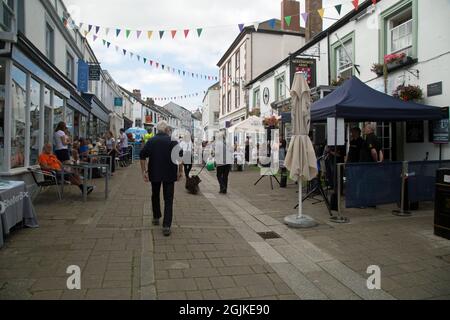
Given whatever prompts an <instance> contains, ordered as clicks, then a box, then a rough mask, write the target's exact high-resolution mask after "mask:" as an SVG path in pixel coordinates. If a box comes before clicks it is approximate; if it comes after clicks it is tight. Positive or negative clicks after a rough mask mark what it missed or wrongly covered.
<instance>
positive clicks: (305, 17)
mask: <svg viewBox="0 0 450 320" xmlns="http://www.w3.org/2000/svg"><path fill="white" fill-rule="evenodd" d="M308 16H309V13H308V12H305V13H302V18H303V20H304V21H305V24H307V23H308Z"/></svg>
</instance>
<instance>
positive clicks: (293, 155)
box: [285, 73, 318, 182]
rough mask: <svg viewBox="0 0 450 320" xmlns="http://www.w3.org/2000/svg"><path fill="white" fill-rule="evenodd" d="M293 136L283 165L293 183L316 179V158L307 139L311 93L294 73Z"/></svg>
mask: <svg viewBox="0 0 450 320" xmlns="http://www.w3.org/2000/svg"><path fill="white" fill-rule="evenodd" d="M291 96H292V124H293V132H292V134H293V136H292V139H291V143H290V145H289V150H288V153H287V155H286V161H285V165H286V168H287V169H288V170H289V171H290V174H291V179H292V180H294V181H299V182H300V181H301V180H302V179H303V180H306V181H311V180H313V179H314V178H316V177H317V174H318V171H317V158H316V154H315V151H314V147H313V144H312V142H311V139H310V138H309V130H310V127H311V92H310V89H309V86H308V83H307V82H306V79H305V77H304V76H303V75H302V74H301V73H296V74H295V77H294V83H293V85H292V89H291Z"/></svg>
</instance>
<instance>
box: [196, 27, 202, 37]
mask: <svg viewBox="0 0 450 320" xmlns="http://www.w3.org/2000/svg"><path fill="white" fill-rule="evenodd" d="M202 32H203V29H202V28H198V29H197V34H198V37H199V38H200V36H201V35H202Z"/></svg>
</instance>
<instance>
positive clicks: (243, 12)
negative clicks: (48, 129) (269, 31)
mask: <svg viewBox="0 0 450 320" xmlns="http://www.w3.org/2000/svg"><path fill="white" fill-rule="evenodd" d="M65 3H66V5H67V7H68V10H69V12H70V13H71V15H72V18H73V19H74V20H75V21H77V22H83V23H84V24H85V25H88V24H92V25H95V26H97V25H98V26H101V27H110V28H112V29H111V31H110V33H109V35H108V36H106V35H105V33H104V32H103V31H100V33H99V40H97V41H96V42H95V43H94V42H93V41H92V36H90V37H89V36H88V38H90V43H91V45H92V47H93V49H94V51H95V53H96V55H97V57H98V59H99V60H100V62H101V64H102V68H103V69H106V70H108V71H109V72H110V73H111V75H112V76H113V78H114V79H115V80H116V81H117V82H118V83H119V84H120V85H122V86H124V87H125V88H127V89H130V90H132V89H141V90H142V93H143V96H144V97H171V96H179V95H185V94H189V93H201V94H199V96H198V97H195V98H191V99H186V100H176V101H175V102H176V103H178V104H180V105H183V106H184V107H186V108H188V109H190V110H195V109H197V108H198V107H200V106H201V103H202V99H203V91H205V90H206V89H207V88H208V87H210V86H211V85H212V84H213V83H214V81H208V80H200V79H193V78H188V77H180V76H178V73H168V72H163V71H161V70H156V69H155V68H151V67H150V66H149V65H148V64H147V65H144V63H143V62H142V60H141V62H140V63H139V62H138V61H137V59H136V58H134V59H131V58H130V57H129V55H128V56H127V57H124V56H123V53H120V52H119V53H117V52H116V50H115V45H119V46H120V47H121V48H124V49H127V50H128V51H132V52H134V53H135V54H138V55H140V56H142V57H146V58H149V59H152V60H154V61H159V62H160V63H162V64H165V65H168V66H172V67H175V68H177V69H182V70H186V71H191V72H194V73H202V74H207V75H214V76H218V68H217V67H216V64H217V62H218V61H219V59H220V58H221V57H222V55H223V54H224V53H225V51H226V50H227V48H228V47H229V46H230V45H231V43H232V42H233V40H234V39H235V38H236V36H237V35H238V34H239V28H238V24H239V23H245V24H246V25H252V24H253V22H256V21H258V22H259V21H264V20H268V19H272V18H278V19H280V16H281V0H227V1H224V0H189V1H181V0H164V1H153V0H128V1H123V0H95V1H92V0H65ZM339 3H344V6H343V9H342V11H343V12H342V14H345V13H346V12H348V11H349V10H351V9H352V4H351V2H349V1H348V0H324V7H329V6H332V5H334V4H339ZM301 5H302V10H301V11H302V12H304V0H301ZM325 16H326V17H332V18H337V14H336V11H335V10H334V9H330V10H326V12H325ZM331 22H332V21H331V20H325V26H328V25H330V23H331ZM200 27H203V28H204V30H203V33H202V36H201V37H200V38H198V37H197V35H196V33H195V28H200ZM116 28H120V29H131V30H142V31H143V34H142V36H141V37H140V39H139V40H138V39H137V36H136V34H135V33H134V34H132V35H130V37H129V38H128V39H126V38H125V36H124V31H123V32H122V34H121V35H120V36H119V37H118V38H116V36H115V29H116ZM188 28H191V29H194V30H193V31H191V33H190V34H189V36H188V38H187V39H185V38H184V34H183V33H182V31H181V32H180V30H183V29H188ZM172 29H177V30H179V31H178V34H177V35H176V37H175V39H174V40H172V37H171V34H170V32H169V31H167V32H166V34H165V35H164V37H163V39H161V40H160V39H159V34H158V31H159V30H172ZM148 30H152V31H154V34H153V37H152V38H151V40H148V38H147V34H146V32H147V31H148ZM102 39H105V40H108V41H110V42H111V43H112V45H111V47H110V49H107V48H105V47H104V46H103V44H102V41H101V40H102ZM157 103H158V104H164V103H163V102H157Z"/></svg>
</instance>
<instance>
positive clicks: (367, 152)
mask: <svg viewBox="0 0 450 320" xmlns="http://www.w3.org/2000/svg"><path fill="white" fill-rule="evenodd" d="M361 133H362V132H361V129H360V128H358V127H355V128H353V129H352V130H351V135H352V137H351V141H350V149H349V152H348V155H347V161H346V162H347V163H358V162H383V161H384V154H383V150H382V149H381V144H380V141H379V140H378V137H377V136H376V135H375V126H374V125H373V124H367V125H366V126H365V127H364V134H365V136H366V139H365V140H364V139H363V138H362V136H361Z"/></svg>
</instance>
